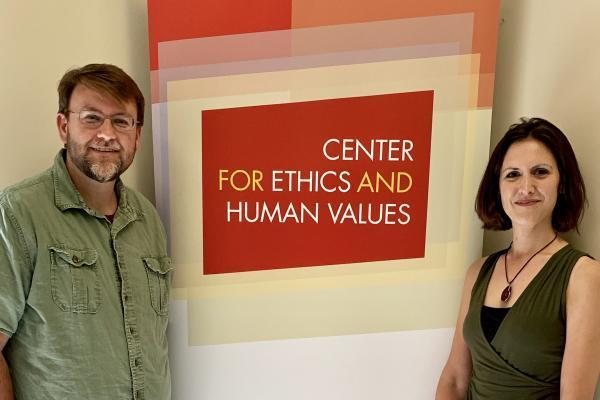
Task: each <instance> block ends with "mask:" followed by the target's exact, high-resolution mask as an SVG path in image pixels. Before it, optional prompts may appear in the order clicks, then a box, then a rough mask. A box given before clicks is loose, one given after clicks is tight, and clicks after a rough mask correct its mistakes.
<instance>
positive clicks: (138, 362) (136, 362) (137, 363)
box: [133, 358, 142, 367]
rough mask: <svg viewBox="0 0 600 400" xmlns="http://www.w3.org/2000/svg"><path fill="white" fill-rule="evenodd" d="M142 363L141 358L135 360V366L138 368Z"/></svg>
mask: <svg viewBox="0 0 600 400" xmlns="http://www.w3.org/2000/svg"><path fill="white" fill-rule="evenodd" d="M141 363H142V362H141V361H140V359H139V358H136V359H135V360H133V365H135V366H136V367H139V366H140V364H141Z"/></svg>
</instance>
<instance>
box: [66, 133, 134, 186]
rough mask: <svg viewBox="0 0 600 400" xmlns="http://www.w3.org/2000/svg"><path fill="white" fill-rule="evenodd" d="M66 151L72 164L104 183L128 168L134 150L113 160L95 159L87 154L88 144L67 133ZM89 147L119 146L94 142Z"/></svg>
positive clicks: (119, 147)
mask: <svg viewBox="0 0 600 400" xmlns="http://www.w3.org/2000/svg"><path fill="white" fill-rule="evenodd" d="M66 147H67V152H68V154H69V156H70V158H71V160H72V161H73V164H74V165H75V166H76V167H77V168H78V169H79V170H80V171H81V172H83V173H84V174H85V175H86V176H87V177H88V178H91V179H93V180H95V181H96V182H100V183H104V182H111V181H114V180H116V179H117V178H118V177H119V176H121V174H122V173H123V172H125V171H126V170H127V168H129V166H130V165H131V162H132V161H133V155H134V154H135V150H134V151H133V152H132V153H131V154H129V155H128V154H126V155H125V157H124V158H123V157H121V155H120V154H119V157H118V158H116V159H114V160H101V161H99V160H96V159H93V158H92V157H90V156H89V154H88V149H89V147H90V146H89V145H87V144H86V145H80V144H78V143H76V142H74V141H73V140H71V138H70V137H69V135H68V134H67V145H66ZM91 147H96V148H111V149H116V148H118V149H120V150H122V147H121V146H118V147H117V146H114V145H113V146H107V145H104V144H94V145H91Z"/></svg>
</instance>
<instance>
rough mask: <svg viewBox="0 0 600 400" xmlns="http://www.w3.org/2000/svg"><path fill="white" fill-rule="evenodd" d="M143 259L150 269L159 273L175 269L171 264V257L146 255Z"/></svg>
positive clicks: (162, 273)
mask: <svg viewBox="0 0 600 400" xmlns="http://www.w3.org/2000/svg"><path fill="white" fill-rule="evenodd" d="M142 260H144V264H146V267H147V268H148V269H149V270H151V271H154V272H156V273H157V274H161V275H164V274H166V273H167V272H169V271H171V270H172V269H173V267H172V266H171V258H169V257H160V258H155V257H144V258H142Z"/></svg>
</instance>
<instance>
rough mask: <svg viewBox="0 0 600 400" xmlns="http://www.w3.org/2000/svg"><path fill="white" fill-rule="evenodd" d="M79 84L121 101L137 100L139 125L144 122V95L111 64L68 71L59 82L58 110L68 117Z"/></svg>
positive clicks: (125, 75) (133, 82)
mask: <svg viewBox="0 0 600 400" xmlns="http://www.w3.org/2000/svg"><path fill="white" fill-rule="evenodd" d="M78 84H81V85H84V86H85V87H87V88H89V89H92V90H95V91H97V92H99V93H102V94H105V95H108V96H109V97H111V98H113V99H114V100H117V101H118V102H119V103H126V102H129V101H133V102H135V105H136V107H137V122H138V125H143V124H144V104H145V102H144V96H143V95H142V92H141V91H140V88H139V87H138V85H137V84H136V83H135V81H134V80H133V79H132V78H131V77H130V76H129V75H127V74H126V73H125V72H124V71H123V70H122V69H121V68H119V67H117V66H115V65H111V64H88V65H86V66H85V67H81V68H74V69H71V70H69V71H67V72H66V73H65V74H64V76H63V77H62V79H61V80H60V83H59V84H58V112H59V113H62V114H65V115H66V116H67V118H68V116H69V114H68V111H69V101H70V100H71V95H72V94H73V90H74V89H75V86H77V85H78Z"/></svg>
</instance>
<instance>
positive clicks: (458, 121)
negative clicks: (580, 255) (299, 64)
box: [167, 55, 491, 345]
mask: <svg viewBox="0 0 600 400" xmlns="http://www.w3.org/2000/svg"><path fill="white" fill-rule="evenodd" d="M477 61H478V56H476V55H471V56H453V57H440V58H439V59H429V60H403V61H394V62H382V63H373V64H368V65H349V66H337V67H325V68H316V69H311V70H299V71H279V72H272V73H261V74H248V75H240V76H233V77H232V76H229V77H216V78H202V79H196V80H189V81H179V82H170V83H169V85H168V93H169V102H168V106H167V107H168V119H169V125H168V129H169V160H170V162H169V180H170V193H171V198H170V202H171V210H170V211H171V221H172V223H171V241H172V253H173V258H174V262H175V266H176V268H177V274H176V282H175V286H176V287H177V288H178V289H176V290H174V297H175V298H180V299H183V298H187V299H188V301H189V303H188V307H189V316H188V327H189V340H190V344H191V345H198V344H210V343H226V342H240V341H248V340H269V339H281V338H292V337H307V336H323V335H342V334H350V333H366V332H382V331H390V330H401V329H424V328H433V327H441V326H450V325H452V324H453V321H454V319H455V315H456V307H457V293H458V291H459V290H460V286H461V285H462V275H463V273H464V272H463V271H464V270H465V268H466V266H467V264H468V263H469V262H470V261H471V260H472V259H473V258H475V257H476V256H478V255H479V253H480V249H481V238H482V232H481V230H479V229H478V222H477V220H476V218H475V216H474V213H473V211H472V210H473V207H472V204H473V192H474V187H476V183H475V182H474V177H475V175H476V174H475V173H474V172H473V171H472V168H474V167H476V166H480V165H481V164H482V163H484V162H485V159H487V147H485V146H486V143H488V142H489V126H490V117H491V111H490V110H475V109H474V108H475V105H476V100H477V99H476V93H477V92H476V91H474V88H476V87H477V71H474V69H475V68H474V65H475V66H476V65H478V64H477ZM358 82H360V83H358ZM421 90H434V117H433V132H432V148H431V155H432V159H431V167H430V183H429V185H430V186H429V187H430V189H429V204H428V223H427V241H426V255H425V258H423V259H411V260H396V261H386V262H373V263H360V264H349V265H337V266H335V265H334V266H325V267H317V268H310V267H309V268H293V269H283V270H273V271H256V272H247V273H237V274H223V275H211V276H204V275H202V209H201V204H202V192H201V189H202V188H201V184H200V183H201V179H202V169H201V166H202V161H201V152H200V148H201V143H202V140H201V132H202V126H201V111H202V110H205V109H215V108H228V107H240V106H253V105H262V104H275V103H286V102H290V101H308V100H317V99H329V98H340V97H353V96H365V95H375V94H383V93H400V92H410V91H421ZM474 96H475V98H474ZM481 138H485V139H484V140H481ZM484 147H485V148H484ZM307 251H310V249H307ZM415 306H416V307H418V308H419V309H420V310H421V311H420V312H418V313H415V312H414V307H415Z"/></svg>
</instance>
